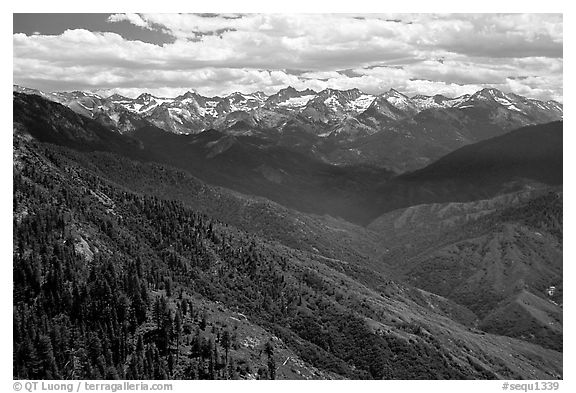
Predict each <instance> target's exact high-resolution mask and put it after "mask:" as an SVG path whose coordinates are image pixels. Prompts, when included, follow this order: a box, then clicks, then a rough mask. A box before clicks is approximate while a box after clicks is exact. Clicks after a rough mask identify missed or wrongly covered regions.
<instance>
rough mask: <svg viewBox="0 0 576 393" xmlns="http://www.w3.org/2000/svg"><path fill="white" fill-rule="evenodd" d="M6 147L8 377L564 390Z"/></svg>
mask: <svg viewBox="0 0 576 393" xmlns="http://www.w3.org/2000/svg"><path fill="white" fill-rule="evenodd" d="M14 147H15V157H14V185H15V193H14V198H15V205H14V236H15V237H14V265H15V271H14V280H15V293H14V307H15V314H14V315H15V320H14V323H15V326H17V328H16V329H15V331H16V332H20V333H18V334H17V335H16V336H15V353H14V356H15V368H14V370H15V371H14V372H15V377H18V378H27V377H28V378H30V377H33V378H46V377H48V378H54V377H62V376H74V377H76V378H79V377H82V378H101V377H106V378H116V377H120V378H129V379H132V378H136V379H142V378H151V379H154V378H165V377H176V378H257V377H259V378H271V377H274V378H292V377H296V376H301V377H309V378H312V377H314V378H329V377H346V378H531V377H536V378H556V377H558V376H559V375H561V356H560V354H559V353H558V352H555V351H550V350H545V349H542V348H541V347H538V346H534V345H530V344H527V343H525V342H523V341H519V340H515V339H509V338H503V337H500V336H494V335H490V334H479V333H475V332H473V331H471V330H470V329H469V328H468V327H465V326H463V325H461V324H460V323H458V322H455V321H454V320H453V319H451V318H450V316H449V314H447V313H439V312H438V311H437V310H435V308H434V307H433V306H431V305H430V304H429V302H428V301H427V300H426V298H427V296H426V295H424V296H423V295H422V293H421V292H419V291H417V290H414V289H411V288H410V287H407V286H404V285H402V284H399V283H396V282H394V281H390V280H386V279H385V278H384V277H383V278H382V279H380V280H379V281H380V282H381V283H382V284H384V283H385V285H384V286H383V287H382V288H381V289H380V290H378V291H376V290H375V289H371V288H369V287H366V286H364V285H362V284H360V283H358V282H357V281H355V280H354V279H353V278H351V277H350V276H348V275H346V274H344V273H341V272H340V271H339V269H337V268H335V267H332V266H329V265H326V264H325V263H323V262H322V261H321V260H319V259H317V258H311V257H310V255H309V254H308V253H303V252H301V251H298V250H294V249H290V248H287V247H285V246H282V245H280V244H278V243H275V242H269V241H264V240H262V239H261V238H259V237H256V236H254V235H251V234H248V233H246V232H243V231H242V230H238V229H235V228H234V227H231V226H227V225H224V224H221V223H219V222H218V221H214V220H211V219H210V218H209V217H207V216H204V215H201V214H199V213H197V212H195V211H193V210H191V209H189V208H187V207H186V206H184V205H182V204H181V203H180V202H175V201H169V200H163V199H159V198H157V197H151V196H147V195H145V194H137V193H133V192H132V191H130V190H127V189H126V188H124V187H123V186H120V185H117V184H115V183H111V182H109V181H108V180H104V179H102V178H100V177H99V176H97V175H94V174H93V173H91V172H90V171H89V170H86V169H84V168H83V166H82V165H74V166H71V165H70V162H68V161H61V157H60V153H58V151H57V150H56V151H55V150H53V148H52V147H51V146H50V145H42V144H40V145H39V144H37V142H34V141H27V140H26V138H22V137H21V136H19V135H18V134H17V135H16V139H15V142H14ZM151 180H153V179H151ZM438 301H439V299H436V300H435V302H438ZM442 302H443V303H444V304H449V302H448V301H441V302H440V303H442ZM67 304H69V305H70V306H65V305H67ZM437 304H438V303H437ZM452 308H453V309H455V308H454V307H452ZM243 318H247V322H246V323H238V322H236V320H240V321H242V320H243ZM39 320H45V321H47V322H46V323H45V324H40V323H38V321H39ZM236 324H238V328H236V327H235V326H236ZM80 326H84V328H80ZM62 332H69V333H67V334H65V335H63V334H62ZM226 332H229V333H226ZM266 342H270V344H269V345H266ZM70 349H72V351H70ZM503 349H505V351H504V352H502V350H503ZM510 353H512V354H514V356H513V357H510V356H509V354H510ZM258 354H260V355H258ZM284 356H286V358H284ZM292 356H294V358H292ZM288 358H289V359H288ZM290 359H293V360H290ZM285 361H287V362H288V363H286V364H293V365H292V366H291V367H290V368H282V367H277V366H279V365H280V364H282V365H283V366H285V365H286V364H285V363H284V362H285ZM88 364H94V365H95V366H93V367H88V366H87V365H88ZM36 365H40V366H36ZM316 370H319V371H316Z"/></svg>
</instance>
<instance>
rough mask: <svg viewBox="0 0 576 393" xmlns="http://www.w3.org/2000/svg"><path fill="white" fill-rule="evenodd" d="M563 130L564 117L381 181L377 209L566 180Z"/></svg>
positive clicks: (480, 195) (478, 196) (477, 196)
mask: <svg viewBox="0 0 576 393" xmlns="http://www.w3.org/2000/svg"><path fill="white" fill-rule="evenodd" d="M562 132H563V131H562V122H553V123H548V124H542V125H537V126H528V127H523V128H520V129H517V130H514V131H511V132H509V133H508V134H505V135H502V136H499V137H495V138H491V139H488V140H485V141H482V142H478V143H475V144H472V145H468V146H465V147H462V148H460V149H458V150H456V151H454V152H452V153H450V154H448V155H446V156H444V157H442V158H441V159H439V160H438V161H436V162H434V163H432V164H430V165H428V166H427V167H425V168H422V169H420V170H418V171H415V172H411V173H405V174H402V175H400V176H397V177H395V178H394V179H393V180H391V181H388V182H385V183H382V184H381V185H379V186H378V187H377V194H378V195H379V197H376V200H375V202H374V210H375V211H378V210H379V211H380V213H384V212H388V211H392V210H395V209H397V208H402V207H408V206H414V205H420V204H429V203H444V202H467V201H475V200H480V199H489V198H493V197H495V196H497V195H502V194H506V193H510V192H515V191H521V190H524V189H530V188H542V187H547V186H556V185H560V184H562V174H563V168H562V159H563V158H562V157H563V147H562V146H563V142H562V139H563V137H562ZM376 216H378V214H376V215H375V216H374V217H373V218H376Z"/></svg>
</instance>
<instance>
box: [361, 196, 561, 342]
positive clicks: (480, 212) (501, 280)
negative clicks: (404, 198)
mask: <svg viewBox="0 0 576 393" xmlns="http://www.w3.org/2000/svg"><path fill="white" fill-rule="evenodd" d="M370 229H372V230H374V231H377V232H379V233H380V234H381V235H382V237H383V238H384V239H387V240H386V241H385V244H387V247H388V252H387V253H386V256H385V257H384V258H383V262H384V263H385V264H386V265H388V266H389V267H391V268H392V269H394V270H395V271H396V272H397V273H398V274H399V275H400V277H405V279H406V281H407V282H410V283H411V284H413V285H415V286H417V287H420V288H423V289H426V290H428V291H430V292H433V293H436V294H439V295H442V296H445V297H447V298H450V299H452V300H454V301H455V302H457V303H459V304H461V305H464V306H466V307H468V308H469V309H471V310H472V311H474V312H475V313H476V315H477V316H478V317H479V319H480V325H479V326H481V327H482V328H483V329H484V328H485V329H487V330H489V331H492V332H498V333H500V334H508V335H512V336H514V337H522V338H523V339H526V340H528V341H532V342H538V343H543V345H546V346H549V347H551V348H555V349H560V350H561V348H562V335H561V323H560V324H559V325H558V322H555V324H553V325H552V324H548V323H546V322H542V321H546V319H545V318H543V317H540V316H539V315H541V314H542V315H549V314H550V313H552V315H554V317H553V318H555V320H558V315H560V318H561V315H562V309H561V305H562V298H561V289H562V259H563V258H562V248H563V241H562V194H561V192H558V191H550V190H536V191H530V192H523V193H516V194H509V195H505V196H501V197H497V198H494V199H492V200H484V201H476V202H469V203H447V204H433V205H419V206H413V207H410V208H407V209H400V210H397V211H394V212H390V213H387V214H385V215H383V216H382V217H380V218H379V219H377V220H376V221H374V222H373V223H372V224H371V225H370ZM550 288H554V290H553V291H550ZM519 294H523V295H519ZM518 296H523V297H526V296H528V297H529V298H530V299H539V300H538V301H535V300H531V301H530V302H529V303H530V304H532V306H531V307H524V303H523V302H519V301H518V300H517V299H518ZM516 309H519V310H516ZM512 310H514V312H512ZM536 310H539V311H536ZM551 310H552V311H551ZM503 316H506V318H503ZM501 317H502V318H501ZM527 321H531V322H530V323H528V322H527ZM558 329H560V330H558ZM559 332H560V333H559ZM548 336H549V337H548Z"/></svg>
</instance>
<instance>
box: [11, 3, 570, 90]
mask: <svg viewBox="0 0 576 393" xmlns="http://www.w3.org/2000/svg"><path fill="white" fill-rule="evenodd" d="M108 21H109V22H110V23H118V22H127V23H131V24H133V25H134V26H138V27H140V28H143V29H148V30H158V31H162V32H164V33H166V34H169V35H171V36H172V37H174V42H171V43H166V44H164V45H162V46H160V45H154V44H151V43H145V42H141V41H134V40H132V41H130V40H126V39H125V38H123V37H122V36H121V35H119V34H116V33H110V32H97V31H89V30H84V29H75V30H66V31H65V32H64V33H62V34H60V35H30V36H27V35H25V34H14V36H13V43H14V45H13V47H14V51H13V54H14V61H13V65H14V68H13V75H14V80H15V82H16V83H21V84H28V85H29V86H31V87H38V88H40V87H44V88H47V87H50V88H51V89H53V90H58V89H113V88H117V89H122V91H124V92H130V93H131V94H132V93H134V94H135V93H136V92H138V91H142V90H153V91H157V92H163V94H166V93H169V92H176V91H177V92H182V91H185V90H188V89H196V90H198V91H199V92H201V93H203V94H210V95H215V94H225V93H228V92H233V91H245V92H249V91H256V90H263V91H265V92H269V93H271V92H274V91H275V90H278V89H280V88H282V87H285V86H286V85H288V84H290V85H292V86H294V87H297V88H312V89H315V90H321V89H323V88H327V87H331V88H341V89H344V88H353V87H356V88H359V89H361V90H363V91H366V92H370V93H380V92H382V91H384V90H388V89H389V88H391V87H394V88H396V89H398V90H401V91H405V92H407V93H410V94H416V93H424V94H434V93H443V94H446V95H460V94H464V93H467V92H471V91H473V90H472V89H478V88H481V87H484V86H494V87H497V88H502V89H504V90H507V91H513V92H518V93H519V94H522V92H524V94H527V95H532V96H534V97H539V98H554V99H559V100H561V98H562V72H563V67H562V15H547V14H530V15H517V14H514V15H499V14H473V15H466V14H454V15H450V14H447V15H446V14H443V15H435V14H409V15H403V14H398V15H375V14H369V15H342V14H337V15H332V14H314V15H289V14H287V15H285V14H247V15H238V14H227V15H224V14H217V15H215V14H208V15H207V14H204V15H197V14H113V15H111V16H110V17H109V18H108Z"/></svg>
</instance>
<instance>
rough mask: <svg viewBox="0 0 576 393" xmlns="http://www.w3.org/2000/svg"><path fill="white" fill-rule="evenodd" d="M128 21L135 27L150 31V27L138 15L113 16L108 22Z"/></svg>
mask: <svg viewBox="0 0 576 393" xmlns="http://www.w3.org/2000/svg"><path fill="white" fill-rule="evenodd" d="M122 21H126V22H129V23H131V24H133V25H135V26H138V27H142V28H146V29H150V28H151V27H150V25H149V24H148V22H146V21H145V20H144V19H142V17H140V15H138V14H112V15H110V16H109V17H108V22H111V23H115V22H122Z"/></svg>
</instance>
